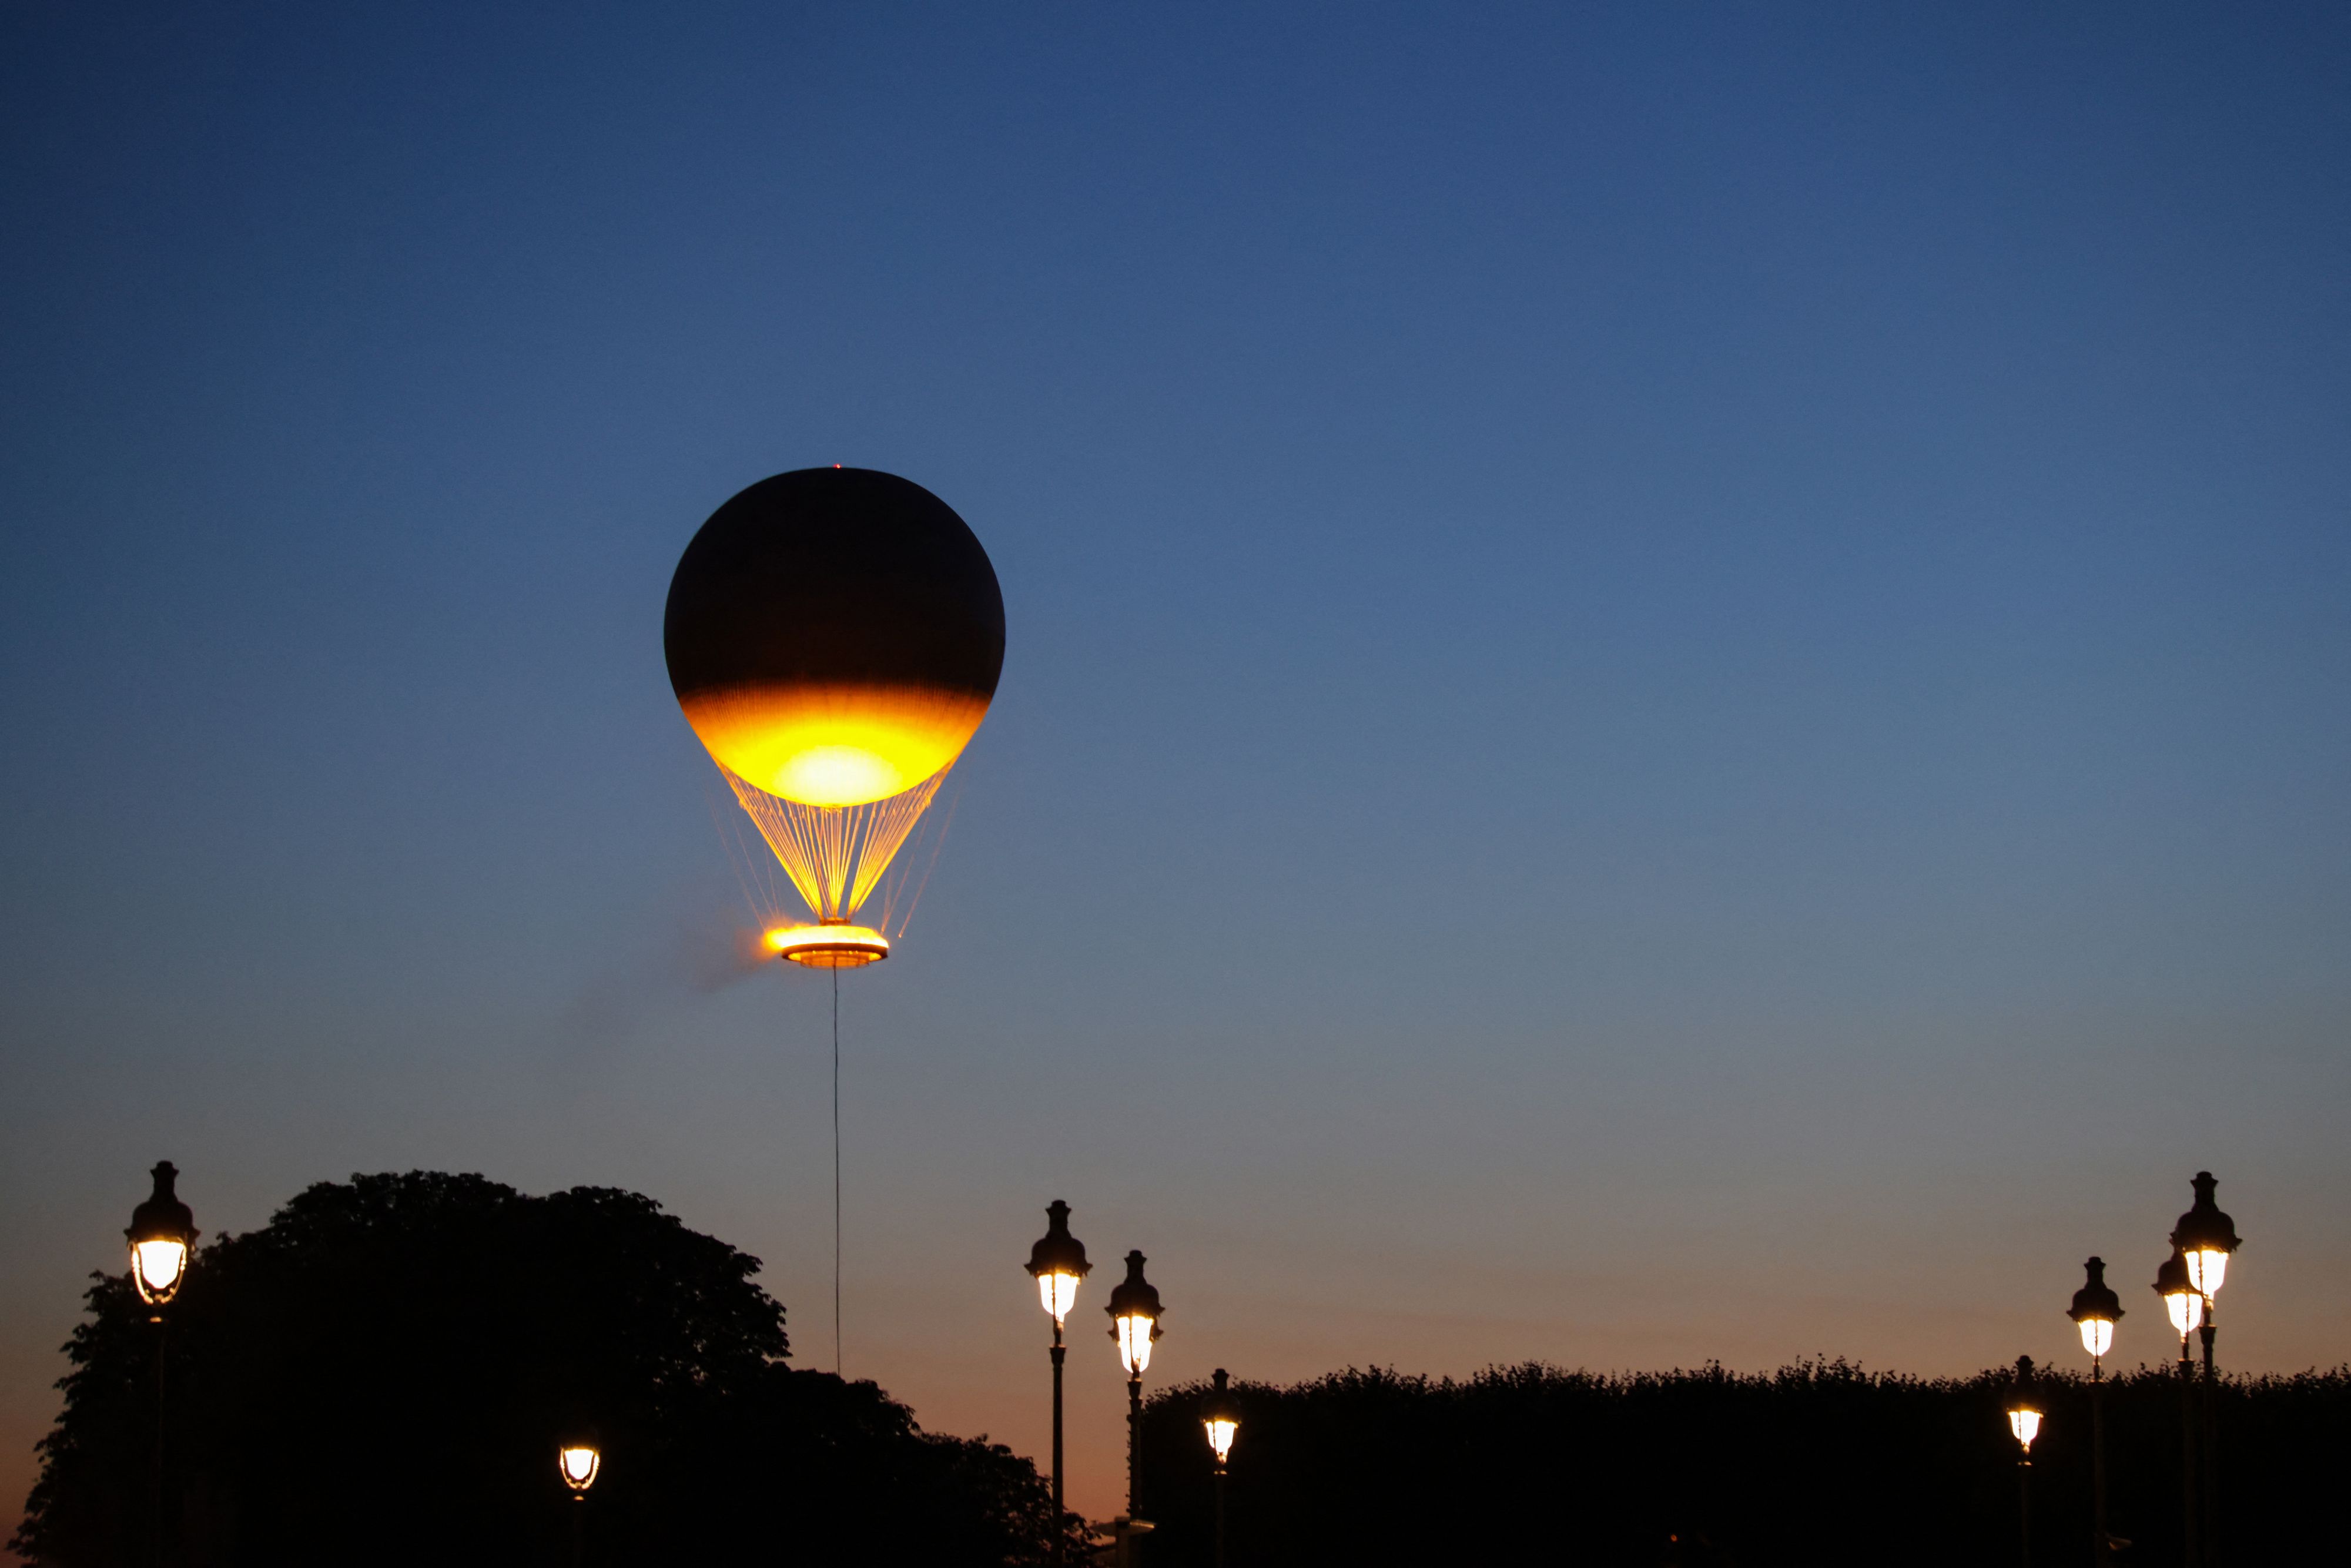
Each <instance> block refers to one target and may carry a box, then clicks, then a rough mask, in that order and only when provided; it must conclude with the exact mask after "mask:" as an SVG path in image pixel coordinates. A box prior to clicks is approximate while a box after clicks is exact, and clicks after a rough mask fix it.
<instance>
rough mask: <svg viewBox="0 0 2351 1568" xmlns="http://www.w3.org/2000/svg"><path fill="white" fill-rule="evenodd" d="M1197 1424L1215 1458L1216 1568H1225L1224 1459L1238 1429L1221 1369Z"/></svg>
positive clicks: (1237, 1417)
mask: <svg viewBox="0 0 2351 1568" xmlns="http://www.w3.org/2000/svg"><path fill="white" fill-rule="evenodd" d="M1200 1425H1201V1426H1202V1427H1205V1428H1207V1434H1208V1450H1209V1452H1211V1453H1213V1454H1215V1455H1216V1456H1217V1568H1225V1460H1226V1459H1227V1458H1230V1457H1231V1455H1232V1451H1233V1438H1234V1437H1236V1436H1238V1434H1239V1432H1240V1429H1241V1407H1240V1405H1239V1403H1238V1401H1236V1400H1235V1399H1234V1398H1233V1391H1232V1389H1231V1387H1230V1386H1229V1385H1228V1384H1227V1382H1226V1379H1225V1369H1224V1368H1223V1367H1221V1366H1220V1367H1218V1368H1217V1375H1216V1381H1215V1383H1214V1385H1212V1386H1211V1387H1210V1388H1209V1390H1208V1397H1207V1399H1205V1400H1203V1401H1202V1402H1201V1404H1200Z"/></svg>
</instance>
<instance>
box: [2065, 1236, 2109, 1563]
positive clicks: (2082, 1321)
mask: <svg viewBox="0 0 2351 1568" xmlns="http://www.w3.org/2000/svg"><path fill="white" fill-rule="evenodd" d="M2082 1267H2083V1269H2084V1270H2085V1272H2086V1273H2087V1275H2088V1276H2089V1277H2088V1279H2087V1280H2086V1281H2085V1282H2084V1284H2083V1286H2082V1288H2081V1289H2080V1290H2078V1291H2074V1304H2073V1305H2072V1306H2071V1307H2069V1308H2067V1309H2066V1311H2065V1315H2066V1316H2067V1317H2069V1318H2071V1319H2073V1320H2074V1327H2075V1328H2077V1329H2080V1330H2081V1331H2082V1348H2083V1349H2084V1350H2086V1351H2088V1352H2089V1353H2090V1499H2091V1521H2090V1527H2091V1531H2092V1533H2091V1536H2090V1555H2091V1558H2092V1559H2093V1560H2094V1561H2095V1562H2098V1563H2105V1562H2107V1561H2108V1560H2109V1559H2110V1558H2111V1557H2112V1555H2113V1552H2114V1538H2113V1537H2112V1536H2110V1535H2108V1534H2107V1533H2106V1407H2105V1386H2106V1382H2105V1354H2106V1352H2108V1351H2110V1350H2112V1349H2113V1348H2114V1347H2115V1320H2116V1318H2119V1317H2121V1316H2122V1315H2123V1303H2122V1301H2121V1299H2120V1298H2119V1297H2117V1296H2116V1294H2115V1292H2114V1291H2113V1290H2112V1289H2110V1288H2109V1287H2108V1286H2107V1284H2106V1261H2105V1259H2103V1258H2093V1259H2091V1260H2089V1261H2088V1262H2086V1263H2085V1264H2083V1265H2082Z"/></svg>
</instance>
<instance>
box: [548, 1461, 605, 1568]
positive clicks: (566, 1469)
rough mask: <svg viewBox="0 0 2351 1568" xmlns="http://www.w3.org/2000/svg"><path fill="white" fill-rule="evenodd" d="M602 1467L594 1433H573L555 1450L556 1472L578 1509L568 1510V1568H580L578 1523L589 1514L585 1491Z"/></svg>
mask: <svg viewBox="0 0 2351 1568" xmlns="http://www.w3.org/2000/svg"><path fill="white" fill-rule="evenodd" d="M603 1468H604V1450H603V1448H601V1446H600V1445H599V1444H598V1442H597V1439H596V1434H595V1433H593V1432H590V1431H576V1432H574V1433H572V1434H571V1435H570V1436H569V1437H565V1438H564V1439H563V1440H562V1441H561V1442H559V1443H558V1444H557V1445H556V1447H555V1469H556V1473H557V1474H559V1475H560V1476H561V1477H562V1478H563V1484H564V1485H565V1486H566V1487H568V1488H569V1489H570V1490H571V1500H572V1501H573V1502H574V1503H575V1504H577V1505H578V1506H577V1507H575V1508H573V1509H572V1511H571V1568H580V1536H581V1526H580V1520H581V1518H582V1517H583V1516H584V1515H585V1514H586V1513H587V1511H588V1507H587V1505H588V1489H589V1488H590V1487H592V1486H594V1485H595V1484H596V1475H597V1472H598V1471H600V1470H601V1469H603Z"/></svg>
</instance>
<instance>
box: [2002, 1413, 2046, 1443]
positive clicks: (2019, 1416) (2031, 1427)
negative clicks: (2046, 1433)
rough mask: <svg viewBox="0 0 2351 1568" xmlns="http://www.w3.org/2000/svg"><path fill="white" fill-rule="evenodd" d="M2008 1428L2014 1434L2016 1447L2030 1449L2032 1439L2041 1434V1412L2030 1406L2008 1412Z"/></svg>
mask: <svg viewBox="0 0 2351 1568" xmlns="http://www.w3.org/2000/svg"><path fill="white" fill-rule="evenodd" d="M2008 1429H2009V1430H2010V1431H2011V1433H2013V1434H2015V1437H2016V1443H2017V1447H2019V1448H2022V1449H2023V1450H2024V1451H2025V1452H2027V1453H2031V1452H2032V1439H2033V1438H2035V1437H2039V1436H2041V1412H2040V1411H2038V1410H2034V1409H2032V1408H2030V1407H2027V1408H2024V1409H2021V1410H2011V1411H2010V1412H2009V1413H2008Z"/></svg>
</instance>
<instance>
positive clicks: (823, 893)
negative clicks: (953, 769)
mask: <svg viewBox="0 0 2351 1568" xmlns="http://www.w3.org/2000/svg"><path fill="white" fill-rule="evenodd" d="M719 771H720V772H721V773H724V774H726V787H727V788H728V789H732V790H734V791H735V800H736V802H737V804H738V805H740V806H741V807H742V808H743V812H744V814H745V815H746V816H747V817H749V818H750V819H751V821H752V822H753V824H754V825H756V826H757V827H758V830H759V836H760V837H761V838H763V839H765V840H767V841H768V849H770V850H772V851H774V852H775V856H776V859H777V861H778V862H779V863H780V864H781V865H782V866H783V868H784V874H785V875H787V876H789V877H790V878H791V879H792V886H793V887H795V888H797V889H798V890H799V895H800V898H801V899H802V901H803V902H805V903H806V904H808V906H809V910H810V913H812V914H813V915H815V916H816V917H817V919H818V921H819V922H820V923H822V922H839V921H846V920H848V919H849V918H851V917H852V915H855V914H856V913H857V907H858V905H859V904H863V903H864V902H865V900H866V898H867V896H868V895H870V894H872V891H873V889H874V885H875V884H876V883H879V882H880V881H881V880H882V874H883V873H884V872H886V871H888V870H889V869H890V862H891V860H892V858H893V856H895V855H896V854H897V852H898V851H899V849H900V848H901V847H902V846H903V845H904V843H905V841H906V835H907V834H909V833H911V832H913V831H914V825H915V824H916V823H917V822H919V821H922V818H923V813H924V811H925V810H928V809H929V807H930V804H931V798H932V797H933V796H935V795H936V794H937V793H938V792H939V785H940V784H941V783H942V782H944V781H945V780H946V776H947V772H948V769H946V768H941V769H940V770H939V771H938V772H936V773H934V774H932V775H931V776H930V777H929V778H928V779H924V780H923V781H922V782H921V783H920V784H917V785H915V786H914V788H913V789H908V790H905V791H904V792H903V793H900V794H896V795H885V796H883V798H882V799H881V800H869V801H867V802H866V803H865V804H863V805H862V806H804V805H802V804H801V803H800V802H799V801H797V800H785V799H783V798H782V797H781V796H779V795H770V794H768V792H767V791H766V790H764V789H760V788H758V786H757V785H754V784H747V783H745V782H744V781H743V780H742V779H738V778H737V777H736V776H735V774H734V773H733V772H732V771H730V770H728V769H727V768H723V767H722V768H720V769H719Z"/></svg>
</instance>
